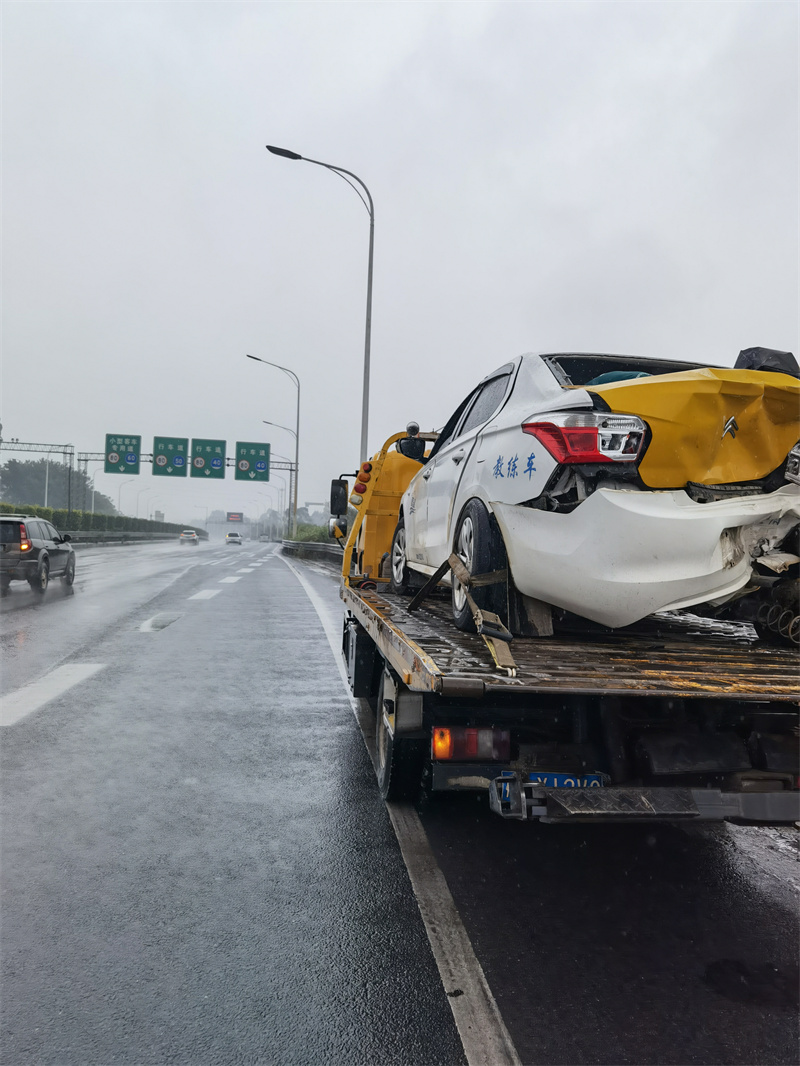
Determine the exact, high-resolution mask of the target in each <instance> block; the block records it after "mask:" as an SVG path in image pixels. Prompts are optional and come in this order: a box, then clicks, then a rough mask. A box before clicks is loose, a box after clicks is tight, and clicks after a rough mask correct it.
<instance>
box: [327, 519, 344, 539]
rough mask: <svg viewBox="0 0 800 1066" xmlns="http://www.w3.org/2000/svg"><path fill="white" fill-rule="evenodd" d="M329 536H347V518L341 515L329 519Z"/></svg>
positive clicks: (342, 537) (339, 537)
mask: <svg viewBox="0 0 800 1066" xmlns="http://www.w3.org/2000/svg"><path fill="white" fill-rule="evenodd" d="M328 536H329V537H333V539H334V540H343V539H344V538H345V537H346V536H347V519H346V518H344V517H342V516H341V515H340V516H338V517H336V518H329V519H328Z"/></svg>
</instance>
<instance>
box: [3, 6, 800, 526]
mask: <svg viewBox="0 0 800 1066" xmlns="http://www.w3.org/2000/svg"><path fill="white" fill-rule="evenodd" d="M3 101H4V102H3V115H2V120H3V142H4V144H3V147H4V157H5V159H4V170H3V216H4V218H3V221H4V237H3V248H2V250H3V312H4V327H3V403H2V410H1V411H0V417H2V423H3V435H4V437H5V438H9V437H18V438H19V439H20V440H23V441H42V442H52V443H58V444H60V443H72V444H74V445H75V447H76V449H78V450H81V451H97V452H102V450H103V447H104V438H105V434H106V433H125V434H128V433H136V434H141V435H142V437H143V450H144V451H151V450H152V437H153V435H154V434H163V435H173V436H185V437H217V438H224V439H226V440H227V441H228V447H229V454H230V452H231V451H232V448H233V443H234V442H235V441H236V440H253V441H262V440H263V441H269V442H270V443H271V445H272V448H273V452H277V453H279V454H281V455H284V456H293V455H294V441H293V438H292V437H291V435H290V434H289V433H286V432H284V431H282V430H274V429H272V428H271V427H268V426H265V425H263V422H262V420H263V419H269V420H271V421H274V422H279V423H283V424H285V425H289V426H293V425H294V417H295V397H296V392H295V390H294V387H293V386H292V383H291V381H290V380H289V379H288V378H287V377H286V376H285V375H283V374H281V373H280V372H279V371H277V370H273V369H271V368H270V367H265V366H259V365H257V364H256V363H253V362H251V361H250V360H248V359H245V353H246V352H251V353H253V354H254V355H259V356H261V357H263V358H265V359H270V360H273V361H274V362H277V363H281V364H284V365H286V366H288V367H290V368H291V369H293V370H294V371H296V373H297V374H298V375H299V377H300V380H301V383H302V402H301V412H300V418H301V421H300V470H301V474H300V493H299V502H300V504H301V506H302V505H303V504H304V503H305V502H306V501H310V502H317V501H322V500H324V499H326V498H327V493H328V482H329V480H330V478H332V477H336V476H338V475H339V474H340V473H343V472H345V471H351V470H353V469H355V466H356V464H357V461H358V458H359V457H358V447H359V439H360V425H361V386H362V374H363V350H364V315H365V302H366V267H367V249H368V235H369V220H368V216H367V213H366V211H365V209H364V207H363V206H362V204H361V203H360V202H359V200H358V198H357V197H356V195H355V194H354V193H353V192H352V191H351V190H350V189H349V188H348V187H347V186H346V185H345V184H344V182H343V181H341V180H340V179H339V178H337V177H336V176H335V175H334V174H331V173H330V172H328V171H325V170H324V169H322V168H320V167H316V166H312V165H310V164H308V163H305V162H290V161H288V160H283V159H279V158H276V157H275V156H272V155H270V154H269V153H268V152H267V151H266V150H265V147H264V146H265V145H266V144H267V143H269V144H277V145H283V146H286V147H289V148H291V149H294V150H295V151H297V152H300V153H301V154H303V155H306V156H309V157H310V158H312V159H318V160H322V161H324V162H328V163H333V164H336V165H338V166H341V167H345V168H347V169H348V170H351V171H354V172H355V173H356V174H358V175H359V177H361V178H362V179H363V180H364V181H365V182H366V184H367V185H368V186H369V188H370V191H371V193H372V196H373V198H374V201H375V218H376V221H375V280H374V306H373V336H372V388H371V409H370V423H369V442H370V449H371V450H374V449H375V448H377V447H378V446H379V445H380V443H381V442H382V441H383V440H384V439H385V438H386V437H387V436H389V435H390V434H391V433H394V432H397V431H400V430H402V429H403V428H404V427H405V424H406V423H407V422H408V420H409V419H412V418H413V419H416V420H418V421H419V422H420V423H421V424H422V426H423V427H424V428H433V427H439V426H441V425H442V424H443V423H444V422H445V421H446V419H447V417H448V415H449V414H450V413H451V411H452V410H453V408H454V407H455V406H456V404H457V403H458V402H459V401H460V400H461V399H462V398H463V396H464V395H465V394H466V392H467V391H468V390H469V389H470V388H471V387H472V385H473V384H475V383H476V382H477V381H478V380H479V379H480V378H482V377H483V376H484V375H485V374H486V373H488V372H489V371H491V370H492V369H494V368H495V367H496V366H498V365H500V364H502V363H504V362H506V361H507V360H508V359H510V358H512V357H514V356H516V355H518V354H520V353H522V352H525V351H565V350H576V349H578V350H584V351H605V352H620V353H634V354H642V355H651V356H671V357H678V358H682V359H691V360H701V361H702V360H708V361H709V362H712V363H719V364H724V365H732V364H733V362H734V360H735V358H736V355H737V353H738V351H739V350H740V349H741V348H744V347H750V346H753V345H764V346H767V347H774V348H780V349H784V350H786V349H788V350H792V351H794V352H795V353H797V351H798V193H797V189H798V5H797V4H796V3H794V2H786V3H783V2H780V3H770V2H765V0H757V2H754V3H728V2H724V0H723V2H719V0H717V2H707V3H703V2H690V3H681V2H668V3H660V2H657V0H656V2H649V3H647V2H633V3H628V2H617V3H603V2H591V3H583V2H575V3H571V2H558V3H547V2H536V3H503V2H486V3H484V2H477V3H470V2H457V3H436V2H429V3H409V2H405V0H404V2H402V3H392V2H368V3H358V2H356V3H337V2H331V0H325V2H324V3H314V2H305V3H296V2H293V3H282V2H277V3H261V2H255V3H236V2H230V0H226V2H224V3H216V2H208V3H194V2H191V0H189V2H177V3H164V2H160V0H150V2H147V3H127V2H113V3H72V2H69V0H66V2H65V0H58V2H57V3H48V2H36V3H27V2H25V3H19V2H14V0H5V3H4V4H3ZM11 457H17V458H25V457H24V456H20V455H16V456H13V455H12V453H8V452H4V453H2V455H0V459H2V460H5V459H7V458H11ZM94 469H95V466H94V464H93V465H92V466H91V467H90V472H91V471H92V470H94ZM96 483H97V487H98V488H99V489H100V490H101V491H103V492H106V493H107V494H108V495H110V496H111V497H112V499H113V500H114V501H115V503H116V501H117V499H118V493H119V491H120V484H121V482H120V479H119V478H117V479H115V478H114V477H113V476H111V475H104V474H98V475H97V479H96ZM277 484H278V482H277V481H276V482H275V485H276V486H277ZM149 488H152V489H153V491H152V492H150V493H148V492H141V490H143V489H149ZM137 495H140V496H141V500H140V502H139V508H140V509H139V513H140V514H144V513H145V509H146V504H147V501H148V500H150V501H152V502H153V503H154V504H155V505H156V506H158V507H162V506H163V507H164V508H165V510H166V512H167V518H168V519H169V520H171V521H176V522H188V521H190V520H191V519H193V518H196V517H198V516H202V515H203V514H204V512H205V507H206V506H209V507H211V508H214V507H222V508H224V509H226V510H244V511H245V512H247V513H256V512H259V511H260V510H262V509H263V508H264V506H266V503H267V498H268V497H269V496H273V497H274V496H275V493H274V492H272V491H271V490H270V489H269V488H264V487H261V488H259V487H257V486H254V485H242V483H240V482H234V480H233V471H232V470H231V471H229V472H228V478H227V479H226V481H225V483H224V484H221V483H217V484H215V485H212V484H208V483H204V482H200V481H197V480H193V479H186V481H185V482H180V483H176V482H173V481H169V482H167V481H166V479H164V478H153V477H152V475H151V474H150V473H143V474H142V475H140V477H139V479H138V480H137V481H136V482H134V483H132V484H130V485H126V486H123V487H122V490H121V500H122V509H123V510H124V511H126V512H127V513H134V509H135V505H136V502H137ZM159 497H160V499H159ZM151 509H152V508H151Z"/></svg>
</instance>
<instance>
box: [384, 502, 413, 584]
mask: <svg viewBox="0 0 800 1066" xmlns="http://www.w3.org/2000/svg"><path fill="white" fill-rule="evenodd" d="M410 584H411V575H410V573H409V569H408V557H407V555H406V526H405V522H404V521H403V519H402V518H401V519H400V521H399V522H398V523H397V525H396V527H395V531H394V536H393V537H392V546H391V548H390V550H389V587H390V588H391V590H392V592H396V593H397V594H398V595H401V596H402V595H404V594H405V593H407V592H408V590H409V585H410Z"/></svg>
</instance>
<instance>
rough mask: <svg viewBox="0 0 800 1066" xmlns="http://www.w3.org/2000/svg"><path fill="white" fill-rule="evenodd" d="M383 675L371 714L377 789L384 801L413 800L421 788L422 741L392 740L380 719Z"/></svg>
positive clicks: (423, 743) (386, 723)
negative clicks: (373, 727) (373, 726)
mask: <svg viewBox="0 0 800 1066" xmlns="http://www.w3.org/2000/svg"><path fill="white" fill-rule="evenodd" d="M385 676H386V675H385V673H384V674H383V676H382V677H381V683H380V688H379V690H378V707H377V710H376V712H375V756H376V763H377V766H376V772H377V775H378V787H379V788H380V791H381V795H382V796H383V798H384V799H385V800H389V801H392V800H413V799H416V796H417V793H418V792H419V790H420V787H421V785H422V768H423V764H424V761H425V741H424V740H407V739H405V738H402V737H394V736H392V733H391V731H390V729H389V723H388V722H387V721H386V718H385V717H384V706H383V691H384V678H385Z"/></svg>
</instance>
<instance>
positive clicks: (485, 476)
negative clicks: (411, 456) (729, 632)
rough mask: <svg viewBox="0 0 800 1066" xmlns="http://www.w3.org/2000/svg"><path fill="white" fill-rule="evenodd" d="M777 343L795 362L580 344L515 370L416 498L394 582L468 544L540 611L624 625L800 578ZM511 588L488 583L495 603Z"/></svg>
mask: <svg viewBox="0 0 800 1066" xmlns="http://www.w3.org/2000/svg"><path fill="white" fill-rule="evenodd" d="M752 351H757V352H766V351H768V350H767V349H753V350H752ZM742 354H743V355H744V354H745V353H742ZM773 355H779V356H784V355H785V356H788V359H789V360H791V362H787V363H786V367H787V369H786V371H785V372H783V364H782V363H779V366H778V367H777V368H776V367H769V368H767V369H728V368H719V367H709V366H704V365H698V364H692V363H683V362H681V363H678V362H670V361H667V360H657V359H643V358H632V357H626V356H609V355H586V354H580V353H577V354H563V355H534V354H531V355H523V356H521V357H519V358H517V359H515V360H514V361H513V362H510V363H507V364H506V365H505V366H502V367H500V368H499V369H498V370H496V371H495V372H494V373H492V374H490V375H489V376H488V377H486V378H484V380H483V381H482V382H481V383H480V384H479V385H478V386H477V387H476V388H475V389H473V390H472V392H470V393H469V395H468V396H467V398H466V399H465V400H464V401H463V403H461V404H460V405H459V406H458V407H457V408H456V410H455V412H454V413H453V414H452V416H451V417H450V418H449V419H448V421H447V423H446V424H445V426H444V429H443V430H442V432H441V434H440V435H439V438H438V440H437V441H436V443H435V445H434V447H433V448H432V450H431V453H430V456H429V457H428V458H427V459H426V460H425V461H424V465H423V466H422V467H421V469H420V470H419V472H418V473H417V474H416V475H415V476H414V477H413V479H412V480H411V482H410V484H409V487H408V489H407V491H406V492H405V494H404V495H403V498H402V501H401V509H400V521H399V524H398V527H397V529H396V531H395V534H394V538H393V541H392V548H391V580H392V585H393V587H394V588H395V590H398V591H399V590H404V589H405V588H406V587H407V586H408V584H409V581H410V579H411V575H410V572H416V573H417V574H418V575H424V576H429V575H431V574H433V573H434V572H435V571H436V569H437V568H438V567H439V566H440V564H442V563H443V562H444V561H445V560H446V559H447V558H448V556H449V555H450V553H451V552H456V554H457V555H459V556H460V557H461V559H462V560H463V561H464V562H465V563H466V565H467V568H468V569H469V570H470V572H471V573H474V574H480V573H486V572H489V571H493V570H502V569H504V568H505V567H506V566H508V568H509V570H510V574H511V578H512V583H511V584H510V585H509V588H510V590H511V592H512V593H513V594H514V595H516V596H517V606H520V604H521V605H522V609H523V610H524V611H527V615H528V617H529V618H530V617H531V616H532V614H535V613H536V610H537V609H538V608H539V607H542V606H544V605H549V606H550V607H553V606H554V607H557V608H561V609H563V610H566V611H569V612H573V613H574V614H577V615H581V616H583V617H585V618H588V619H591V620H593V621H595V622H599V623H601V624H603V625H607V626H611V627H619V626H626V625H630V624H632V623H633V622H636V621H638V620H639V619H641V618H643V617H645V616H646V615H649V614H651V613H653V612H655V611H660V610H667V609H677V608H681V607H687V606H690V605H696V604H700V603H707V602H713V603H714V604H721V603H723V602H725V601H727V600H730V599H732V598H734V597H736V596H737V595H740V594H741V593H742V590H744V589H745V588H748V589H750V588H751V587H752V588H755V586H756V584H758V583H759V582H760V584H761V587H762V588H763V587H765V582H766V581H768V580H772V579H774V578H775V577H776V576H777V575H778V574H783V575H784V576H785V577H786V578H788V579H794V580H795V581H796V579H797V573H798V565H797V564H798V562H799V561H800V559H799V558H798V555H800V550H799V549H798V543H797V542H798V532H799V531H800V484H798V482H800V474H798V472H797V468H798V463H797V461H796V460H795V461H794V462H793V460H792V458H791V455H795V456H796V454H797V442H798V438H800V422H799V421H798V418H799V417H800V381H798V380H797V378H796V376H794V374H795V372H796V371H794V370H792V369H791V366H792V363H793V364H794V367H795V368H796V367H797V364H796V362H794V360H793V357H792V356H791V355H790V354H789V353H773ZM756 365H759V364H758V362H757V360H756ZM766 365H767V366H768V364H766ZM776 371H777V372H776ZM792 471H794V473H793V472H792ZM754 574H756V575H758V580H756V578H755V577H754ZM770 575H771V576H772V577H771V578H770ZM417 583H418V582H417ZM452 584H453V597H452V598H453V616H454V619H455V621H456V624H457V625H458V626H460V627H461V628H470V627H471V625H472V612H471V610H470V608H469V605H468V603H467V599H466V596H465V594H464V590H463V587H462V586H461V585H460V584H459V583H458V582H457V581H453V582H452ZM505 597H506V588H505V586H502V588H501V587H500V586H499V585H498V586H494V591H492V589H491V587H490V588H489V589H487V588H483V589H476V590H475V599H476V601H478V602H479V605H480V604H481V602H482V606H484V607H486V608H487V609H493V608H496V607H498V606H500V599H502V600H503V601H504V603H505ZM519 597H521V600H520V599H519ZM534 601H539V603H538V606H537V604H536V603H535V602H534ZM506 606H508V605H507V604H506ZM498 613H501V614H503V615H505V614H510V613H511V611H510V607H509V608H508V610H502V611H500V610H499V611H498ZM787 624H788V623H787Z"/></svg>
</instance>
